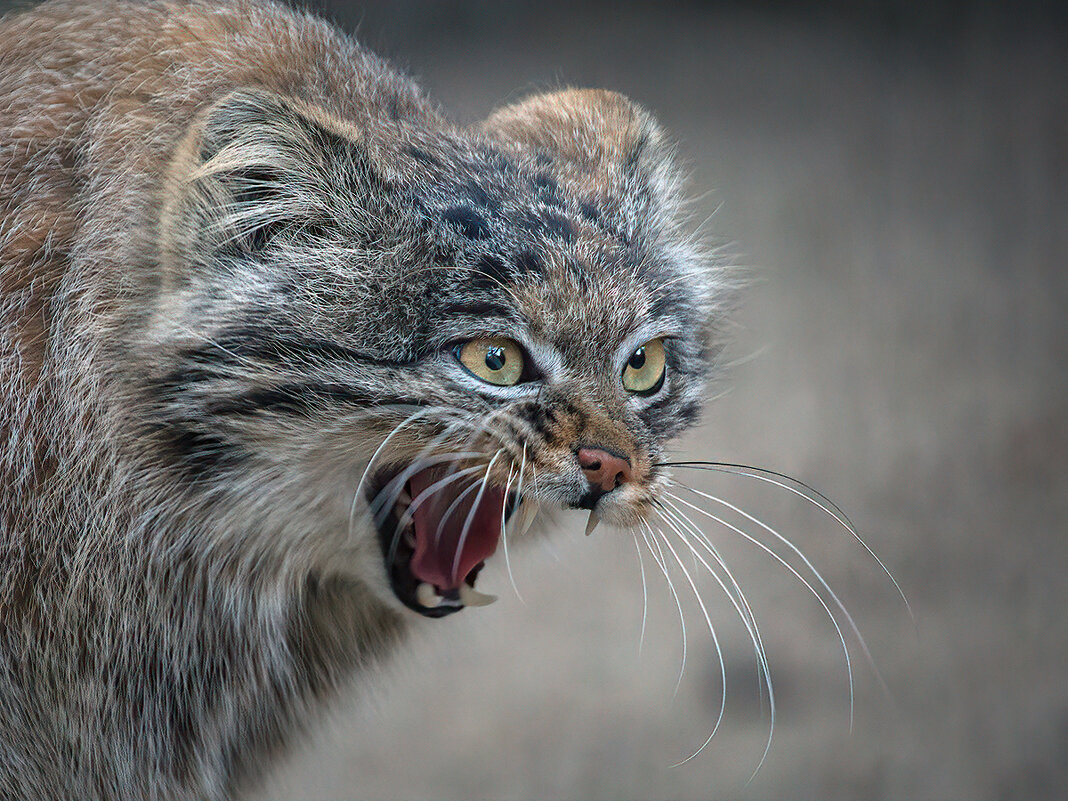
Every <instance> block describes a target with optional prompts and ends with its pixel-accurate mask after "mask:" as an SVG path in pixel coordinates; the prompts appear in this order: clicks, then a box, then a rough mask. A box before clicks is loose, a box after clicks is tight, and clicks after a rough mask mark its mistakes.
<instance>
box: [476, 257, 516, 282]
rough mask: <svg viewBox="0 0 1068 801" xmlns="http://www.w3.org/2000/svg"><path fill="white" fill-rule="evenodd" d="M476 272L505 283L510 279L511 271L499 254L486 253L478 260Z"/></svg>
mask: <svg viewBox="0 0 1068 801" xmlns="http://www.w3.org/2000/svg"><path fill="white" fill-rule="evenodd" d="M477 270H478V272H480V273H482V274H483V275H486V276H488V277H490V278H491V279H493V280H494V281H496V282H500V283H505V282H507V281H509V280H511V278H512V275H511V271H510V270H509V269H508V267H507V265H505V263H504V260H503V259H501V258H500V257H499V256H493V255H486V256H482V257H481V258H480V259H479V260H478V265H477Z"/></svg>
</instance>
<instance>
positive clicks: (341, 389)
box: [208, 383, 372, 417]
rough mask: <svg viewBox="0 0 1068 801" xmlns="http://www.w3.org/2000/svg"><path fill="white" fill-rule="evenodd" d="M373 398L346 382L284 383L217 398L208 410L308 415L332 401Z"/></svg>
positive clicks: (362, 401)
mask: <svg viewBox="0 0 1068 801" xmlns="http://www.w3.org/2000/svg"><path fill="white" fill-rule="evenodd" d="M371 400H372V397H371V396H370V395H368V394H366V393H363V392H360V391H358V390H355V389H352V388H351V387H347V386H344V385H342V384H323V383H304V384H280V385H278V386H276V387H261V388H259V389H253V390H249V391H247V392H243V393H241V394H240V395H236V396H234V397H231V398H226V399H223V400H219V401H215V402H214V403H212V404H210V405H209V406H208V411H209V412H211V413H212V414H217V415H224V416H226V415H231V416H238V417H244V416H248V415H255V414H259V413H260V412H273V413H275V414H288V415H295V416H299V417H308V416H310V415H312V414H314V413H315V412H317V411H319V410H320V409H321V408H322V407H323V406H324V405H328V404H331V403H336V404H343V405H347V406H365V405H367V404H369V403H370V402H371Z"/></svg>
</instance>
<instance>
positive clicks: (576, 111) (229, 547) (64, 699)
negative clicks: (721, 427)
mask: <svg viewBox="0 0 1068 801" xmlns="http://www.w3.org/2000/svg"><path fill="white" fill-rule="evenodd" d="M679 202H680V195H679V177H678V173H677V171H676V169H675V168H674V166H673V164H672V161H671V154H670V147H669V146H668V144H667V142H666V140H665V137H664V135H663V133H662V132H661V130H660V129H659V127H658V126H657V124H656V123H655V121H654V120H653V119H652V118H651V117H650V116H649V115H648V113H647V112H645V111H644V110H642V109H641V108H640V107H638V106H636V105H635V104H633V103H631V102H630V101H628V100H626V99H625V98H622V97H620V96H619V95H616V94H612V93H608V92H598V91H578V90H568V91H563V92H557V93H553V94H549V95H541V96H537V97H533V98H530V99H528V100H526V101H523V102H521V103H519V104H517V105H515V106H511V107H507V108H504V109H501V110H500V111H498V112H496V113H495V114H494V115H492V116H491V117H490V118H489V119H488V120H486V121H485V122H484V123H482V124H480V125H478V126H474V127H472V128H461V127H458V126H456V125H455V124H453V123H452V122H450V121H449V120H448V119H447V118H446V117H445V115H444V114H443V113H442V112H441V111H440V110H439V109H438V108H437V107H436V106H435V105H434V104H433V103H432V102H430V101H429V100H427V99H426V98H425V97H424V96H423V95H422V93H421V92H420V90H419V89H418V88H417V87H416V86H415V85H414V84H413V83H412V82H411V81H410V80H408V79H407V78H406V77H404V76H401V75H399V74H398V73H397V72H395V71H394V70H392V69H391V68H390V67H389V66H388V65H386V64H385V63H384V62H382V61H381V60H379V59H378V58H377V57H375V56H374V55H372V54H370V53H368V52H367V51H366V50H364V49H363V48H361V47H360V46H359V45H358V44H357V43H355V42H354V41H352V40H351V39H349V38H347V37H346V36H345V35H343V34H342V33H341V32H339V31H337V30H336V29H335V28H333V27H331V26H330V25H328V24H326V23H324V22H323V21H321V20H318V19H316V18H314V17H311V16H308V15H305V14H301V13H296V12H293V11H290V10H288V9H286V8H284V7H282V6H278V5H272V4H269V3H261V2H246V1H245V0H238V1H236V2H224V3H206V2H193V3H181V4H179V3H171V2H150V3H136V4H134V3H126V2H116V1H115V0H108V1H105V2H95V3H77V2H50V3H46V4H44V5H42V6H39V7H37V8H35V9H32V10H29V11H27V12H24V13H21V14H17V15H13V16H10V17H8V18H6V19H5V20H3V21H2V22H0V795H3V796H4V797H24V798H29V797H101V798H103V797H135V796H137V797H159V798H165V797H193V796H225V795H229V794H231V793H233V792H234V791H235V790H237V789H239V788H240V787H241V786H242V785H243V783H245V782H247V781H249V780H251V779H254V777H255V776H256V775H257V773H258V766H259V765H261V764H262V763H263V761H264V760H265V759H266V758H267V757H268V756H269V755H270V753H271V752H272V750H274V749H277V748H279V747H280V746H282V745H283V744H284V743H285V741H286V740H287V739H288V738H290V737H292V736H293V734H294V733H295V732H298V731H299V730H300V728H301V726H302V725H303V724H304V723H305V722H306V721H307V720H308V719H309V717H310V715H311V713H312V712H313V711H314V709H315V708H316V707H317V706H318V705H320V704H321V703H322V702H323V701H324V699H328V698H329V697H330V695H331V693H332V692H333V691H335V689H336V688H337V687H338V685H339V684H341V683H343V682H346V681H349V680H351V678H352V677H353V676H356V675H358V674H359V672H360V670H361V669H362V668H363V667H365V666H366V665H368V664H369V663H371V662H373V661H375V660H377V659H380V658H381V657H382V656H383V655H385V654H387V653H388V652H389V651H390V650H391V649H392V648H393V647H394V646H395V644H396V643H397V642H398V641H399V640H400V639H401V638H402V637H403V635H404V634H405V632H406V631H407V630H409V629H410V628H411V627H412V624H413V623H418V622H420V620H421V619H420V618H419V617H418V616H416V615H414V614H413V613H412V612H410V611H409V610H407V609H406V608H404V606H402V605H401V604H400V603H399V602H398V601H397V599H396V597H394V595H393V593H392V591H391V589H390V587H389V582H388V577H387V576H386V572H385V570H384V569H383V554H382V549H381V546H380V543H379V542H378V539H377V536H376V534H375V532H374V527H373V526H372V525H371V523H370V521H369V516H368V512H367V499H366V498H365V497H363V495H362V493H360V492H358V491H357V488H358V487H360V486H361V480H362V478H363V477H364V472H365V469H366V468H367V467H368V463H369V460H370V458H371V456H372V454H374V453H375V452H376V449H377V448H378V446H379V445H380V444H381V443H382V442H383V441H384V440H385V438H386V437H387V435H388V434H389V433H390V432H391V431H392V432H395V435H394V436H393V437H392V439H391V440H390V443H389V448H388V449H387V450H386V451H384V452H383V453H382V458H383V460H387V461H392V462H393V463H403V462H404V460H405V459H411V458H413V455H415V454H418V453H420V452H422V451H425V449H426V447H427V443H428V442H434V441H435V437H438V441H439V442H441V443H442V444H441V447H442V449H444V450H446V451H448V450H449V447H452V448H454V449H455V448H457V447H459V446H460V445H463V446H464V447H477V448H479V449H480V450H482V451H484V452H485V453H486V456H487V457H492V456H493V455H494V454H498V453H499V454H500V455H501V456H502V458H500V459H498V460H497V461H496V462H495V463H490V467H489V469H488V473H487V475H488V479H487V480H489V481H492V482H496V483H497V484H499V485H504V484H505V483H506V482H508V481H509V480H512V479H514V477H515V474H516V473H517V471H518V470H519V467H520V465H529V466H530V469H531V475H536V476H537V482H536V486H534V483H533V482H531V483H530V484H529V487H530V488H529V492H530V493H531V495H532V496H533V497H536V498H537V500H538V501H539V502H541V503H547V504H554V505H563V506H577V505H582V504H581V497H582V495H583V494H584V493H585V492H586V488H587V482H586V480H585V478H584V477H583V473H582V471H581V469H580V468H579V466H578V465H577V464H576V463H575V458H574V455H575V453H576V449H577V448H578V447H579V446H580V445H582V444H587V445H590V444H592V445H596V446H598V447H605V448H609V449H611V450H612V452H619V453H624V454H627V456H628V458H629V459H630V460H631V461H632V463H633V465H634V471H635V474H636V476H637V479H636V480H635V481H634V482H632V483H630V484H628V485H627V486H626V487H622V488H620V489H619V490H617V491H615V492H613V493H611V495H612V496H613V497H611V498H605V499H603V500H602V501H601V502H600V504H599V506H598V512H599V513H600V514H601V516H602V517H603V518H605V519H607V520H609V521H610V522H615V523H617V524H620V525H627V524H633V523H634V522H636V521H638V520H640V519H642V517H643V515H644V514H646V513H647V511H648V507H649V504H650V502H651V501H652V500H653V499H654V498H655V497H656V494H657V492H658V490H659V488H660V487H661V486H662V482H663V481H664V480H665V479H664V477H663V475H662V474H661V473H660V472H659V471H658V469H657V468H656V467H655V463H656V461H657V459H658V457H659V456H660V455H661V453H662V448H663V445H664V443H665V442H666V441H667V440H668V439H669V438H670V437H671V436H673V435H675V434H676V433H678V432H679V431H680V430H682V429H683V428H684V427H685V426H687V425H689V424H691V423H692V422H693V421H694V419H695V418H696V415H697V413H698V410H699V405H700V399H701V395H702V387H703V382H704V380H705V377H706V374H707V372H708V367H709V364H710V362H711V360H712V358H713V357H714V355H715V353H716V352H717V349H718V345H717V341H718V338H717V328H716V325H715V321H716V320H718V319H720V315H719V312H720V310H721V308H722V306H723V304H724V302H725V298H726V297H727V295H726V293H725V292H724V289H725V287H724V285H723V284H722V283H721V282H720V281H721V279H720V277H719V274H718V273H717V272H716V271H715V270H713V269H711V266H710V263H709V260H708V259H707V258H706V257H705V256H704V255H703V254H702V253H701V252H700V250H699V249H698V248H697V247H696V246H695V245H694V243H693V242H692V241H691V240H690V239H689V238H688V237H687V236H685V234H684V232H683V228H682V225H683V223H684V220H683V216H682V214H681V213H680V209H679ZM502 334H503V335H506V336H509V337H511V338H514V339H515V340H516V341H519V342H521V343H523V345H524V346H525V347H526V348H527V350H528V351H529V353H530V354H531V356H532V357H533V358H534V359H535V360H536V361H537V362H538V364H539V368H540V369H541V371H542V374H543V377H542V380H540V381H539V382H537V384H538V386H537V387H536V388H534V387H529V386H526V385H520V386H519V387H512V388H508V389H507V390H504V389H501V388H496V387H487V386H483V385H480V384H479V382H477V381H476V380H474V379H472V378H471V377H470V376H468V375H464V374H463V372H462V371H461V370H459V369H458V367H457V365H456V362H455V359H453V358H452V356H451V352H450V347H451V346H452V343H455V342H456V341H460V340H463V339H470V338H471V337H474V336H484V335H502ZM654 336H667V337H669V340H668V341H669V343H670V345H669V349H668V365H669V372H668V379H667V382H666V384H665V386H664V388H663V390H661V391H660V393H659V394H657V395H656V396H655V397H652V398H648V399H646V398H635V397H630V396H627V394H626V393H624V392H623V391H622V390H621V389H620V387H619V371H620V366H621V365H622V364H623V363H624V362H625V360H626V358H627V355H628V354H629V353H631V352H632V351H633V350H634V348H635V347H637V346H638V345H641V344H642V342H644V341H646V340H648V339H650V338H652V337H654ZM535 389H536V391H535ZM423 410H425V412H424V411H423ZM450 425H451V426H452V428H450ZM443 437H444V439H442V438H443ZM472 443H474V444H473V445H472ZM446 445H447V446H449V447H446ZM354 493H355V496H354ZM426 625H431V624H430V623H426Z"/></svg>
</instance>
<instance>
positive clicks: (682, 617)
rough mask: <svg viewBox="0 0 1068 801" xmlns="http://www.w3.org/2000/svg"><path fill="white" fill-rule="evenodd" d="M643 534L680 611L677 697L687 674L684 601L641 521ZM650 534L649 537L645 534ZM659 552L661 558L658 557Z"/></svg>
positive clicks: (640, 529)
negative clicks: (680, 632)
mask: <svg viewBox="0 0 1068 801" xmlns="http://www.w3.org/2000/svg"><path fill="white" fill-rule="evenodd" d="M638 530H639V531H640V532H641V535H642V539H644V540H645V544H646V545H647V546H648V548H649V555H650V556H652V557H653V561H654V562H656V566H657V567H659V568H660V572H661V573H663V574H664V579H665V580H666V581H667V585H668V589H669V590H670V591H671V597H672V598H674V599H675V608H676V609H678V611H679V627H680V628H681V629H682V663H681V664H680V665H679V678H678V680H677V681H676V682H675V690H674V692H673V693H672V695H676V694H678V692H679V687H681V686H682V677H683V675H684V674H685V672H686V648H687V642H686V616H685V615H684V614H683V612H682V601H680V600H679V594H678V592H676V591H675V582H673V581H672V580H671V575H670V574H669V573H668V569H667V560H666V559H665V558H664V552H663V551H662V550H661V549H660V546H659V545H658V544H656V538H655V536H654V535H653V529H652V527H651V526H650V525H649V524H648V523H646V522H645V521H641V526H640V527H639V529H638ZM646 531H648V532H649V536H648V537H647V536H646V534H645V532H646ZM654 545H655V546H656V551H654V550H653V546H654ZM657 552H659V554H660V555H659V556H657Z"/></svg>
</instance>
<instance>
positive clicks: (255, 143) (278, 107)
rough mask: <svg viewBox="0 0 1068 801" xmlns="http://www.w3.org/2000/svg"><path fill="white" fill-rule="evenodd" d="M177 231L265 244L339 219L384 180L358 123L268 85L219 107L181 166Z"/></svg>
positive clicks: (211, 241)
mask: <svg viewBox="0 0 1068 801" xmlns="http://www.w3.org/2000/svg"><path fill="white" fill-rule="evenodd" d="M171 185H172V190H173V191H172V196H173V202H172V203H171V209H170V213H169V214H166V213H165V219H164V224H165V225H164V227H165V229H166V227H167V224H168V223H170V224H171V227H172V228H175V229H177V230H176V231H174V232H173V233H174V234H175V235H173V236H172V237H171V238H172V239H178V240H184V241H185V243H186V244H187V245H188V244H194V243H195V244H197V245H198V249H200V248H203V247H204V246H207V247H210V248H213V249H214V250H218V249H219V248H236V249H237V250H239V251H243V252H256V251H259V250H262V249H263V248H264V247H266V246H267V245H268V244H269V243H270V242H271V241H272V240H273V239H274V238H275V237H276V236H277V235H279V234H281V233H286V232H295V231H304V232H307V231H310V230H316V229H317V228H322V227H324V226H329V225H331V224H336V223H338V221H339V220H340V219H342V218H344V217H345V216H351V213H352V210H354V209H361V208H366V207H367V206H369V205H371V204H372V201H373V195H374V192H375V191H376V187H377V186H378V182H377V181H376V175H375V171H374V170H373V169H372V167H371V165H370V164H369V160H368V159H367V157H366V155H365V153H364V150H363V148H362V146H361V144H360V142H359V134H358V132H357V131H355V129H352V130H349V129H348V127H347V126H346V125H345V124H344V123H342V122H341V121H338V120H334V119H333V118H331V117H330V116H329V115H328V114H326V113H325V112H321V111H319V110H317V109H315V108H313V107H311V106H307V105H305V104H303V103H300V102H298V101H295V100H291V99H288V98H283V97H281V96H279V95H274V94H271V93H268V92H258V91H248V90H241V91H237V92H233V93H231V94H229V95H227V96H226V97H224V98H223V99H222V100H220V101H219V102H218V103H216V104H215V105H214V106H212V107H211V108H209V109H208V110H207V111H206V112H205V113H204V114H203V115H202V116H201V118H200V122H199V123H198V124H197V125H196V126H195V127H194V129H193V131H192V132H191V134H190V137H189V139H188V141H187V143H186V147H185V148H184V152H183V153H182V154H180V155H179V157H178V158H177V159H176V161H175V164H174V165H172V181H171Z"/></svg>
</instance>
